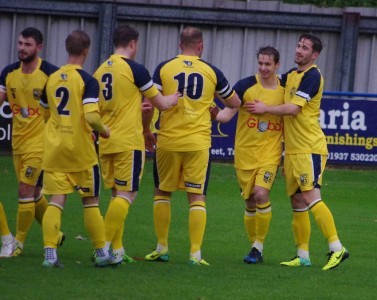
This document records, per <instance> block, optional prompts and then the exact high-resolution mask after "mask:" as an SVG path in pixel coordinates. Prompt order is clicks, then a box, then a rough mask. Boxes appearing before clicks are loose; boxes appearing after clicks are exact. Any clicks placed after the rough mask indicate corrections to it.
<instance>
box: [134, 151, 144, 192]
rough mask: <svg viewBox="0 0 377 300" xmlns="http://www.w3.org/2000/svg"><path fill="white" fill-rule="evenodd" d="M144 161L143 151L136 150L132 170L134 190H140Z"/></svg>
mask: <svg viewBox="0 0 377 300" xmlns="http://www.w3.org/2000/svg"><path fill="white" fill-rule="evenodd" d="M142 162H143V153H142V151H140V150H134V160H133V166H134V167H133V170H132V191H138V190H139V178H140V174H141V165H142Z"/></svg>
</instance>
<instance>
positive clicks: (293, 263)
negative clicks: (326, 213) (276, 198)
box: [281, 155, 311, 267]
mask: <svg viewBox="0 0 377 300" xmlns="http://www.w3.org/2000/svg"><path fill="white" fill-rule="evenodd" d="M303 168H304V167H303V166H301V164H300V159H299V158H297V157H296V155H286V156H285V159H284V173H285V180H286V186H287V193H288V195H290V198H291V206H292V210H293V219H292V231H293V236H294V240H295V245H296V249H297V253H296V256H295V257H293V258H292V259H291V260H290V261H284V262H282V263H281V265H284V266H290V267H299V266H310V265H311V262H310V258H309V240H310V234H311V226H310V219H309V213H308V206H307V205H306V204H305V202H304V200H303V199H302V195H301V191H300V186H301V185H300V184H299V182H300V180H301V181H302V182H303V183H305V182H306V181H307V179H306V178H305V176H303V175H304V174H302V173H301V176H300V172H298V171H296V169H303ZM298 174H299V175H298ZM297 178H298V179H297ZM300 178H301V179H300Z"/></svg>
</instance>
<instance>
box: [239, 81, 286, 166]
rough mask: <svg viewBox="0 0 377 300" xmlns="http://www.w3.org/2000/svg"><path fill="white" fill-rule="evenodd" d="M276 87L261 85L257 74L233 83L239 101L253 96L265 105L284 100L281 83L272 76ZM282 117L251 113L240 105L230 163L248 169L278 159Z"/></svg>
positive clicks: (244, 101) (275, 161)
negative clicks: (267, 87)
mask: <svg viewBox="0 0 377 300" xmlns="http://www.w3.org/2000/svg"><path fill="white" fill-rule="evenodd" d="M276 80H277V83H278V86H277V87H276V89H265V88H264V87H263V86H262V84H261V83H260V79H259V77H258V75H255V76H250V77H247V78H244V79H241V80H240V81H238V82H237V83H236V85H235V86H234V90H235V91H236V92H237V94H238V96H239V98H240V99H241V100H242V102H243V103H246V102H252V101H254V100H255V99H258V100H259V101H262V102H264V103H266V104H267V105H280V104H283V103H284V87H283V86H282V84H281V81H280V80H279V79H278V78H276ZM282 136H283V119H282V117H279V116H275V115H272V114H264V115H254V114H250V113H249V112H247V111H246V109H244V108H243V107H242V106H241V107H240V109H239V111H238V119H237V130H236V137H235V153H234V165H235V167H236V168H237V169H243V170H251V169H255V168H259V167H262V166H265V165H270V164H276V165H278V164H279V163H280V159H281V154H282Z"/></svg>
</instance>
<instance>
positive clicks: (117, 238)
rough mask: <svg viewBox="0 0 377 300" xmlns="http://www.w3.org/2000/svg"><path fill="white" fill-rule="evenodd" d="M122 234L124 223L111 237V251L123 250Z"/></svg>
mask: <svg viewBox="0 0 377 300" xmlns="http://www.w3.org/2000/svg"><path fill="white" fill-rule="evenodd" d="M123 232H124V223H123V224H121V226H120V228H119V229H118V231H117V232H116V233H115V235H114V237H113V241H112V242H111V246H112V248H113V250H117V249H121V248H123Z"/></svg>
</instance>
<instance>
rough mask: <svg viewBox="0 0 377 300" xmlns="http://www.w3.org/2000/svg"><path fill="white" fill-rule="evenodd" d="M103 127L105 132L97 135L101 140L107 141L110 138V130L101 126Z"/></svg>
mask: <svg viewBox="0 0 377 300" xmlns="http://www.w3.org/2000/svg"><path fill="white" fill-rule="evenodd" d="M103 127H105V129H106V131H105V132H101V133H100V134H99V135H100V137H101V138H103V139H108V138H109V137H110V128H109V127H107V126H106V125H103Z"/></svg>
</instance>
